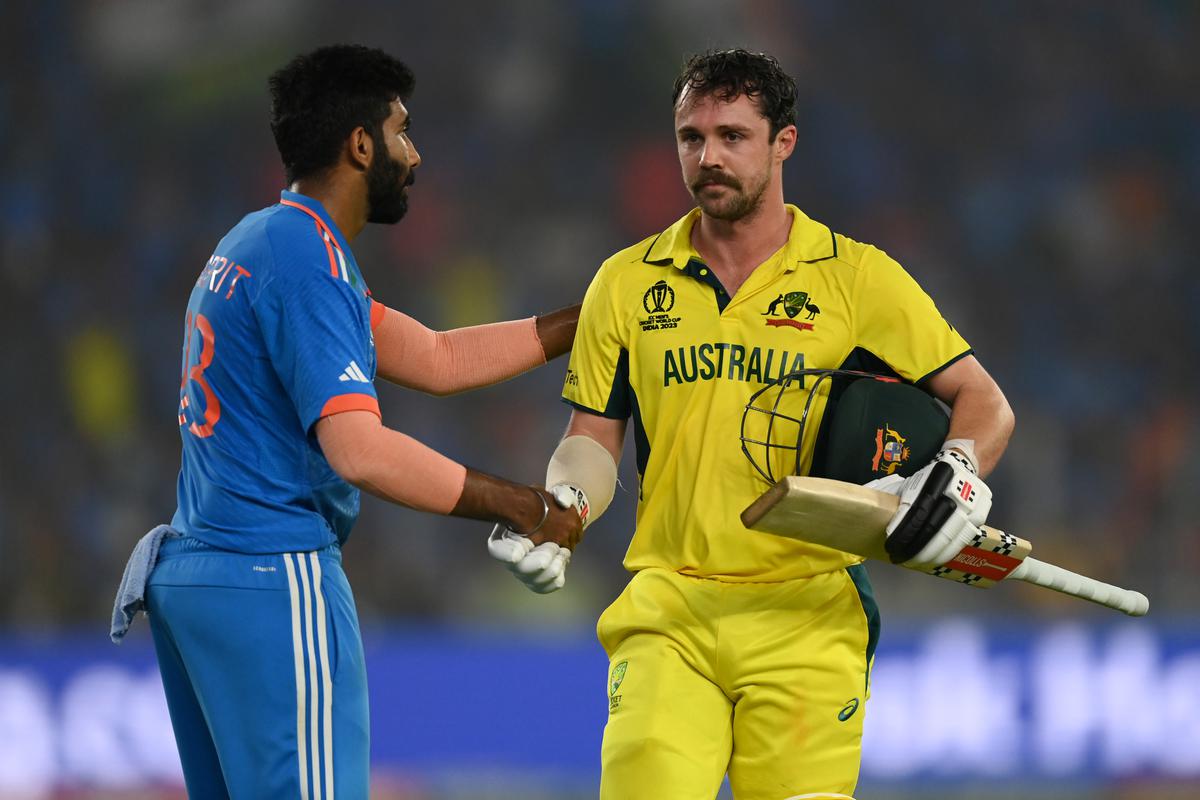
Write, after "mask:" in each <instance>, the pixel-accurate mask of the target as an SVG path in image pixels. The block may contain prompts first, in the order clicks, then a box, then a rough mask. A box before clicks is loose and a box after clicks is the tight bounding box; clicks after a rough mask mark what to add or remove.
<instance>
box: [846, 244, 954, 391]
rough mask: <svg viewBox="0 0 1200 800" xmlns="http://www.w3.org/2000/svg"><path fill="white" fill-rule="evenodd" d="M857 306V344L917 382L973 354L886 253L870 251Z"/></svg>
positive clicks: (905, 377)
mask: <svg viewBox="0 0 1200 800" xmlns="http://www.w3.org/2000/svg"><path fill="white" fill-rule="evenodd" d="M862 265H863V270H862V274H861V276H860V278H859V281H860V283H859V293H858V302H857V303H855V315H856V317H855V325H856V328H857V340H858V343H859V345H860V346H861V347H863V348H865V349H866V350H868V351H869V352H871V353H873V354H874V355H876V356H878V357H879V358H881V359H883V360H884V362H886V363H887V365H888V366H890V367H891V368H892V369H894V370H895V371H896V372H897V373H898V374H899V375H900V376H901V377H903V378H904V379H905V380H908V381H911V382H913V383H919V382H921V381H922V380H924V379H926V378H928V377H929V376H931V375H933V374H934V373H935V372H938V371H939V370H941V369H942V368H943V367H946V366H949V365H950V364H951V363H953V362H955V361H957V360H958V359H960V358H962V357H963V356H965V355H968V354H969V353H970V352H971V346H970V345H969V344H967V342H966V340H965V339H963V337H962V336H960V335H959V333H958V331H956V330H955V329H954V326H953V325H951V324H950V323H949V322H947V321H946V319H945V317H943V316H942V314H941V312H940V311H938V309H937V306H936V305H935V304H934V302H933V298H931V297H930V296H929V295H928V294H926V293H925V291H924V290H923V289H921V287H920V286H919V285H918V284H917V282H916V281H915V280H913V278H912V276H910V275H909V274H908V273H907V272H905V271H904V268H903V267H901V266H900V265H899V264H897V263H896V262H895V260H893V259H892V258H890V257H889V256H888V255H887V254H886V253H884V252H883V251H881V250H877V249H875V248H873V247H869V248H867V253H866V254H865V255H864V257H863V261H862Z"/></svg>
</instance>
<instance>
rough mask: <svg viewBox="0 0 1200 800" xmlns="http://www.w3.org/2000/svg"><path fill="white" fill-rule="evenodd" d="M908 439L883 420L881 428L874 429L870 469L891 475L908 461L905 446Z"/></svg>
mask: <svg viewBox="0 0 1200 800" xmlns="http://www.w3.org/2000/svg"><path fill="white" fill-rule="evenodd" d="M907 441H908V439H907V438H906V437H904V436H901V435H900V434H899V433H897V432H896V431H894V430H893V429H892V428H891V427H889V426H888V424H887V423H886V422H885V423H884V424H883V427H882V428H876V429H875V456H874V458H872V459H871V469H872V470H873V471H875V472H882V473H883V474H884V475H892V474H893V473H895V472H896V470H898V469H900V467H901V466H902V465H903V464H904V462H905V461H908V456H909V452H910V451H909V449H908V447H906V446H905V442H907Z"/></svg>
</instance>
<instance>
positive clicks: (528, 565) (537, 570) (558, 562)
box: [488, 484, 587, 594]
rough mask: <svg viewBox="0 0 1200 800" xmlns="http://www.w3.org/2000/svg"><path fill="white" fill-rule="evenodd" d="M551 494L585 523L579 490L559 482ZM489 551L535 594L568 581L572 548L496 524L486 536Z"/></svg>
mask: <svg viewBox="0 0 1200 800" xmlns="http://www.w3.org/2000/svg"><path fill="white" fill-rule="evenodd" d="M550 495H551V496H552V497H553V498H554V502H556V503H558V505H559V507H560V508H571V507H572V506H574V507H575V510H576V511H577V512H579V516H580V517H581V518H583V520H584V522H585V523H586V521H587V517H586V513H587V498H586V497H585V496H584V494H583V492H582V491H581V490H579V489H577V488H575V487H573V486H568V485H567V484H560V485H558V486H555V487H553V488H552V489H550ZM488 553H489V554H491V556H492V558H494V559H496V560H497V561H500V562H503V563H504V564H505V566H507V567H508V569H509V571H510V572H512V574H513V575H516V576H517V580H519V581H521V583H523V584H525V586H526V587H528V588H529V589H530V591H534V592H537V593H538V594H549V593H550V592H554V591H557V590H559V589H561V588H562V587H563V586H564V585H565V584H566V582H567V565H568V564H570V563H571V551H570V549H569V548H566V547H562V546H560V545H558V544H555V543H554V542H543V543H541V544H539V545H537V546H534V544H533V542H532V541H530V540H529V537H527V536H522V535H521V534H519V533H517V532H516V531H513V530H511V529H510V528H508V527H507V526H504V525H497V526H496V527H495V528H493V529H492V533H491V535H490V536H489V537H488Z"/></svg>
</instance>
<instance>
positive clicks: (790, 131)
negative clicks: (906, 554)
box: [489, 50, 1013, 800]
mask: <svg viewBox="0 0 1200 800" xmlns="http://www.w3.org/2000/svg"><path fill="white" fill-rule="evenodd" d="M794 117H795V84H794V83H793V81H792V80H791V78H790V77H788V76H787V75H786V74H785V73H784V72H783V71H782V70H781V68H780V67H779V64H778V63H777V62H776V61H775V59H773V58H771V57H769V56H766V55H762V54H753V53H748V52H746V51H743V50H734V51H725V52H716V53H707V54H704V55H700V56H696V57H694V58H692V59H691V60H690V61H689V62H688V63H687V64H686V65H685V67H684V69H683V72H682V74H681V75H680V76H679V78H678V79H677V81H676V84H675V94H674V119H675V135H676V143H677V147H678V153H679V160H680V164H681V166H682V169H683V178H684V181H685V182H686V184H687V187H688V188H689V190H690V191H691V192H692V194H693V196H694V198H695V200H696V203H697V206H698V207H697V208H696V209H694V210H693V211H692V212H691V213H689V214H688V215H687V216H685V217H684V218H683V219H681V220H679V221H678V222H677V223H675V224H674V225H672V226H671V227H670V228H668V229H667V230H665V231H662V232H661V233H657V234H655V235H653V236H650V237H649V238H647V239H646V240H644V241H642V242H639V243H638V244H636V245H634V246H632V247H629V248H627V249H625V250H622V251H621V252H619V253H617V254H616V255H614V256H612V257H611V258H609V259H608V260H607V261H605V262H604V264H603V265H602V266H601V268H600V270H599V272H598V273H597V275H596V277H595V279H594V280H593V282H592V284H591V287H590V289H589V290H588V292H587V296H586V299H585V301H584V305H583V311H582V314H581V317H580V322H579V329H578V332H577V335H576V339H575V348H574V351H573V353H572V355H571V362H570V366H569V369H568V371H567V375H566V383H565V387H564V390H563V397H564V399H565V400H566V401H567V402H568V403H570V404H571V405H572V406H573V408H574V410H573V413H572V416H571V421H570V424H569V427H568V429H567V433H566V436H565V438H564V439H563V441H562V442H561V443H560V445H559V447H558V449H557V450H556V451H555V454H554V456H553V457H552V459H551V462H550V466H549V468H548V472H547V480H546V485H547V486H548V487H550V488H551V490H552V493H553V494H554V495H555V497H556V499H558V500H559V502H560V503H561V504H563V505H566V504H568V503H570V504H573V505H575V506H576V507H577V508H578V509H579V511H580V513H581V515H582V516H584V522H585V524H587V523H588V522H591V521H594V520H595V519H596V518H597V517H598V516H599V515H600V514H601V513H603V511H604V509H605V507H606V506H607V505H608V504H609V502H610V500H611V499H612V496H613V491H614V485H615V482H616V466H615V465H616V463H617V462H618V461H619V460H620V454H621V450H622V444H623V440H624V434H625V429H626V423H627V420H629V419H632V420H633V428H634V436H633V438H634V443H635V447H636V451H637V470H638V477H639V482H640V486H639V491H638V504H637V525H636V531H635V533H634V535H633V539H632V542H631V544H630V546H629V551H628V554H627V556H626V559H625V566H626V568H627V569H629V570H630V571H631V572H632V573H633V578H632V580H631V581H630V583H629V585H628V586H627V587H626V589H625V591H624V592H623V593H622V594H621V596H620V597H619V598H617V600H616V601H615V602H614V603H613V604H612V605H611V606H610V607H609V608H608V609H607V610H606V611H605V612H604V614H603V616H602V617H601V619H600V621H599V624H598V633H599V637H600V640H601V643H602V644H603V646H604V648H605V650H606V651H607V653H608V655H609V657H610V659H611V661H610V669H609V680H608V685H607V692H608V699H609V712H610V715H609V722H608V725H607V727H606V729H605V733H604V745H603V777H602V781H601V797H602V798H605V799H606V800H639V799H640V798H644V800H672V799H673V798H678V800H697V799H698V798H712V797H715V796H716V794H717V792H718V791H719V788H720V786H721V783H722V780H723V778H724V776H725V774H726V773H727V772H728V774H729V778H730V782H731V785H732V788H733V793H734V796H735V797H736V798H738V800H785V798H845V797H852V795H853V792H854V788H855V784H856V783H857V780H858V770H859V760H860V745H861V738H862V725H863V718H864V716H865V711H864V705H865V703H866V698H867V691H868V678H869V670H870V664H871V658H872V652H873V649H874V647H875V643H876V641H877V639H878V634H879V617H878V613H877V611H876V608H875V604H874V600H873V597H872V593H871V589H870V583H869V582H868V580H867V576H866V574H865V572H864V570H863V567H862V565H861V564H859V563H858V562H859V560H860V559H858V558H857V557H855V556H851V555H847V554H844V553H840V552H838V551H834V550H829V549H825V548H820V547H816V546H813V545H808V544H805V543H802V542H799V541H796V540H792V539H787V538H783V537H777V536H772V535H769V534H764V533H758V532H753V531H750V530H747V529H746V528H745V527H744V526H743V525H742V524H741V522H740V519H739V514H740V512H741V511H742V510H743V509H744V508H745V507H746V506H747V505H749V504H750V503H751V502H752V501H753V500H754V499H755V498H756V497H758V496H759V495H761V494H762V492H763V491H764V490H765V489H766V488H767V484H766V483H765V482H764V481H763V479H762V478H761V477H759V475H758V474H757V473H756V472H755V469H754V468H753V467H752V465H751V464H750V463H749V462H748V461H747V460H746V459H745V458H744V457H743V454H742V453H741V452H740V448H739V445H738V439H739V424H740V421H741V418H742V412H743V408H744V407H745V405H746V403H747V400H748V399H749V397H750V396H751V395H752V394H753V393H754V392H755V391H756V390H758V389H761V388H763V387H764V386H765V385H768V384H771V383H774V382H778V381H780V380H782V378H783V377H784V376H785V375H787V374H788V373H790V372H793V371H795V370H798V369H802V368H804V369H812V368H857V369H863V368H866V369H868V370H871V371H873V372H876V373H884V374H891V375H896V376H898V377H899V378H901V379H902V380H903V381H905V382H909V383H913V384H916V385H917V386H919V387H921V388H924V389H925V390H927V391H928V392H929V393H931V394H933V395H935V396H936V397H938V398H940V399H942V400H943V401H944V402H945V403H946V404H947V405H949V406H950V407H951V410H952V413H951V419H950V429H949V434H948V441H947V442H946V445H944V446H943V447H944V450H943V452H941V453H939V454H938V457H937V459H935V461H936V462H937V463H938V464H942V465H943V466H941V467H940V468H941V469H943V470H950V471H951V472H952V473H953V477H959V476H960V475H969V476H970V477H971V479H972V485H973V486H974V489H975V494H973V495H972V499H971V500H970V501H969V503H968V501H967V500H960V501H958V502H959V503H960V505H963V506H964V508H963V509H962V510H961V513H962V514H964V515H969V516H971V519H972V521H973V522H975V524H980V523H981V522H982V519H981V518H980V517H981V516H986V513H987V507H988V505H989V504H990V493H989V492H988V491H987V487H986V486H985V485H984V483H983V481H982V480H980V479H979V478H978V477H977V475H976V474H975V473H980V474H986V473H987V471H989V470H990V469H991V468H992V466H993V465H994V464H995V463H996V461H997V459H998V458H999V457H1000V454H1001V452H1002V451H1003V449H1004V447H1005V444H1006V442H1007V440H1008V437H1009V435H1010V433H1011V430H1012V425H1013V420H1012V413H1011V411H1010V410H1009V407H1008V404H1007V402H1006V401H1005V400H1004V397H1003V395H1002V393H1001V392H1000V390H999V388H998V387H997V386H996V384H995V382H994V381H993V380H992V379H991V378H990V377H989V376H988V374H987V373H986V372H985V371H984V369H983V368H982V367H981V366H980V364H979V362H978V361H977V360H976V358H975V357H974V356H973V355H972V351H971V349H970V347H969V346H968V345H967V343H966V342H965V341H964V340H963V338H962V337H961V336H960V335H959V334H958V332H957V331H955V329H954V328H953V327H951V326H950V325H949V324H948V323H947V322H946V321H945V320H944V319H943V317H942V315H941V314H940V313H939V312H938V310H937V308H936V306H935V305H934V303H933V300H932V299H930V297H929V296H928V295H927V294H925V293H924V292H923V291H922V290H921V288H920V287H919V286H918V285H917V283H916V282H915V281H914V280H913V279H912V278H911V277H910V276H909V275H908V274H907V273H906V272H905V271H904V270H903V269H902V268H901V267H900V265H899V264H897V263H896V262H895V261H893V260H892V259H891V258H889V257H888V256H887V255H885V254H884V253H883V252H882V251H880V250H877V249H876V248H874V247H872V246H870V245H865V244H860V243H859V242H856V241H853V240H851V239H849V238H847V237H845V236H842V235H840V234H837V233H834V232H832V231H831V230H830V229H829V228H828V227H826V226H825V225H823V224H821V223H819V222H815V221H813V220H811V219H809V218H808V217H807V216H805V214H804V213H803V212H802V211H801V210H800V209H799V208H796V207H795V206H792V205H788V204H785V202H784V198H783V185H782V168H783V163H784V161H785V160H787V158H788V157H789V156H790V155H791V154H792V150H793V148H794V146H795V143H796V127H795V124H794ZM812 438H813V437H811V436H809V435H808V434H806V435H805V440H806V441H805V442H804V446H803V448H802V451H801V452H802V455H801V459H800V460H801V469H802V470H805V469H807V466H808V463H809V462H810V460H811V452H812V441H811V439H812ZM946 464H949V466H945V465H946ZM932 466H937V464H934V465H931V467H932ZM931 467H926V468H923V469H921V470H920V471H918V472H917V473H916V474H914V475H912V476H911V477H908V478H901V477H900V476H898V475H896V476H892V477H893V480H885V482H884V483H885V485H884V486H883V487H882V488H886V489H889V490H891V491H894V492H895V493H897V494H899V495H900V496H901V498H902V502H903V503H904V504H905V505H904V507H902V510H901V512H899V513H898V515H897V519H896V520H893V526H890V527H889V531H890V530H891V529H892V528H893V527H895V526H896V525H898V524H900V523H901V522H904V521H905V520H904V519H903V518H904V515H905V513H906V511H907V510H908V509H909V508H911V507H913V506H914V504H917V505H919V503H917V501H918V500H921V499H922V498H923V497H924V495H925V494H929V492H930V491H934V492H935V493H940V492H941V491H942V488H944V487H939V488H936V489H933V490H931V489H930V488H929V486H930V484H929V475H930V472H931ZM956 485H957V484H956ZM955 513H958V511H957V510H956V512H955ZM907 523H908V524H909V525H910V526H913V525H916V526H918V527H919V526H921V525H925V524H926V521H925V520H924V519H909V520H907ZM936 525H937V521H935V522H934V524H933V527H936ZM520 539H521V537H519V536H517V535H515V534H512V533H505V532H500V533H494V534H493V536H492V539H491V540H489V547H490V549H491V552H492V554H493V555H494V556H496V557H497V558H499V559H501V560H504V561H507V562H509V564H510V568H511V569H513V571H514V572H516V573H517V575H518V576H519V577H521V578H522V580H524V581H525V582H526V583H527V584H529V585H530V586H531V588H534V589H535V590H537V591H549V590H552V589H554V588H557V587H558V586H561V585H562V582H563V579H564V574H565V573H564V570H565V567H566V561H567V554H566V552H565V551H563V552H558V548H557V545H553V544H550V545H540V546H539V547H537V548H532V547H530V546H525V547H522V546H521V543H520Z"/></svg>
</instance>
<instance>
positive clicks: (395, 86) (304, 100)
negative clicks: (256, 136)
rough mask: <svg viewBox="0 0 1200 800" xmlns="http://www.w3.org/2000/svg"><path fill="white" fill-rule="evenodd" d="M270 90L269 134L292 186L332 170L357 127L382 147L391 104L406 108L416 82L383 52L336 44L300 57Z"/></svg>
mask: <svg viewBox="0 0 1200 800" xmlns="http://www.w3.org/2000/svg"><path fill="white" fill-rule="evenodd" d="M268 85H269V86H270V89H271V132H272V133H273V134H275V146H276V147H278V148H279V156H280V158H282V159H283V169H284V172H285V174H286V176H287V182H288V183H289V184H290V183H292V182H293V181H295V180H297V179H300V178H308V177H311V176H313V175H316V174H318V173H320V172H321V171H322V170H325V169H327V168H328V167H331V166H333V164H334V163H335V162H336V161H337V156H338V150H339V149H340V148H341V146H342V144H343V143H344V142H345V141H346V137H347V136H349V135H350V133H351V131H353V130H354V129H355V128H357V127H359V126H362V127H363V128H365V129H366V131H367V133H369V134H370V135H371V138H372V139H374V140H375V141H381V140H382V134H383V121H384V120H385V119H387V117H388V114H389V113H391V111H390V108H389V106H390V105H391V102H392V101H393V100H395V99H396V98H397V97H398V98H400V100H401V101H403V102H407V101H408V99H409V98H410V97H411V96H412V93H413V89H414V88H415V86H416V78H415V77H414V76H413V72H412V70H411V69H409V68H408V66H406V65H405V64H404V63H403V62H401V61H398V60H396V59H395V58H392V57H391V56H390V55H388V54H387V53H385V52H383V51H382V50H376V49H373V48H370V47H364V46H362V45H356V44H338V45H331V46H329V47H322V48H319V49H317V50H314V51H313V52H311V53H308V54H305V55H300V56H296V57H295V58H294V59H292V60H291V61H290V62H289V63H288V64H287V66H285V67H283V68H282V69H280V70H279V71H278V72H276V73H275V74H274V75H272V76H271V77H270V79H269V80H268Z"/></svg>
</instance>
